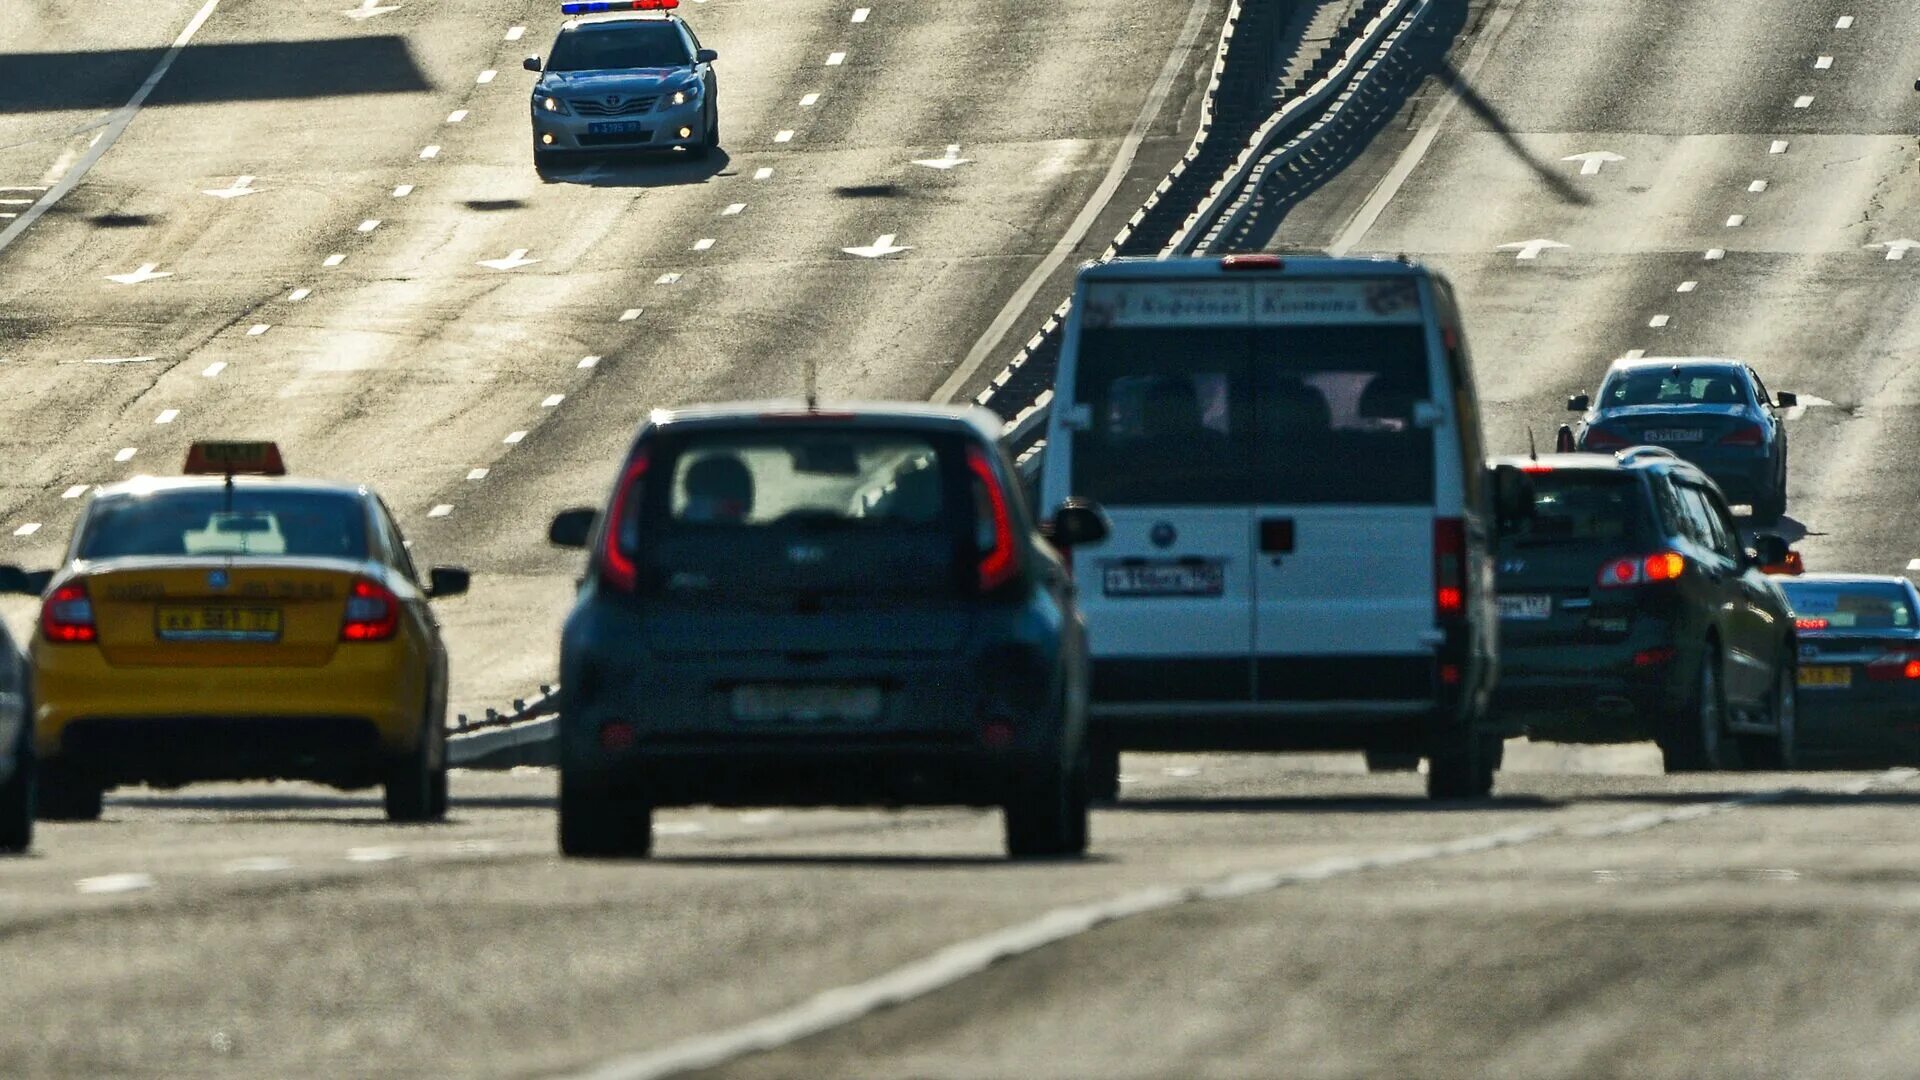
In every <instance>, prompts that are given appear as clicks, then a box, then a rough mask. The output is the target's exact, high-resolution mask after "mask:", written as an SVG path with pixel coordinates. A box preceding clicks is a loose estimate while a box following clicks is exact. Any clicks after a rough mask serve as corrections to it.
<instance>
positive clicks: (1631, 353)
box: [1623, 349, 1647, 360]
mask: <svg viewBox="0 0 1920 1080" xmlns="http://www.w3.org/2000/svg"><path fill="white" fill-rule="evenodd" d="M1645 355H1647V350H1645V349H1628V350H1627V354H1626V356H1625V357H1624V358H1623V359H1627V360H1638V359H1640V358H1641V357H1643V356H1645Z"/></svg>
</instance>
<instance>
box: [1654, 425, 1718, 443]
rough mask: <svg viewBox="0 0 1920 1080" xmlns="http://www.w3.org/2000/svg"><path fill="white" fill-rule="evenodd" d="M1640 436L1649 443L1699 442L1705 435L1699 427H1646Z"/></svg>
mask: <svg viewBox="0 0 1920 1080" xmlns="http://www.w3.org/2000/svg"><path fill="white" fill-rule="evenodd" d="M1640 437H1641V438H1643V439H1645V440H1647V441H1648V442H1651V443H1670V442H1699V441H1700V440H1702V439H1704V438H1706V437H1707V433H1706V431H1704V430H1703V429H1701V428H1697V427H1691V428H1648V429H1647V430H1645V431H1643V432H1641V433H1640Z"/></svg>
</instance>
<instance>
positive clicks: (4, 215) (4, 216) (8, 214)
mask: <svg viewBox="0 0 1920 1080" xmlns="http://www.w3.org/2000/svg"><path fill="white" fill-rule="evenodd" d="M19 216H20V215H19V214H16V213H12V212H8V213H5V214H0V218H9V219H11V218H17V217H19Z"/></svg>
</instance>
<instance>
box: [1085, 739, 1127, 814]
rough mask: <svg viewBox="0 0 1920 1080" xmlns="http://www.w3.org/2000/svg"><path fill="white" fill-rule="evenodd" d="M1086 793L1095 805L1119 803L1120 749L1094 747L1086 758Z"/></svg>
mask: <svg viewBox="0 0 1920 1080" xmlns="http://www.w3.org/2000/svg"><path fill="white" fill-rule="evenodd" d="M1087 761H1088V764H1087V793H1088V796H1089V797H1090V798H1091V799H1092V800H1093V801H1094V802H1096V803H1109V804H1111V803H1117V802H1119V801H1120V749H1119V748H1118V747H1114V746H1100V745H1097V744H1096V745H1095V746H1094V747H1093V748H1092V749H1091V750H1090V751H1089V752H1088V757H1087Z"/></svg>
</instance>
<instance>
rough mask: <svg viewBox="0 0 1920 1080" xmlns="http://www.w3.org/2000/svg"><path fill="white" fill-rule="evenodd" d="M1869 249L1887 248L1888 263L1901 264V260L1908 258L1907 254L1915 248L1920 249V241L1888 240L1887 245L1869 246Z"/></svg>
mask: <svg viewBox="0 0 1920 1080" xmlns="http://www.w3.org/2000/svg"><path fill="white" fill-rule="evenodd" d="M1867 247H1869V248H1885V249H1886V252H1887V261H1888V262H1900V261H1901V260H1903V259H1905V258H1906V257H1907V252H1909V251H1912V250H1913V249H1914V248H1917V247H1920V241H1916V240H1904V239H1903V240H1888V241H1886V242H1885V243H1881V244H1868V245H1867Z"/></svg>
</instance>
